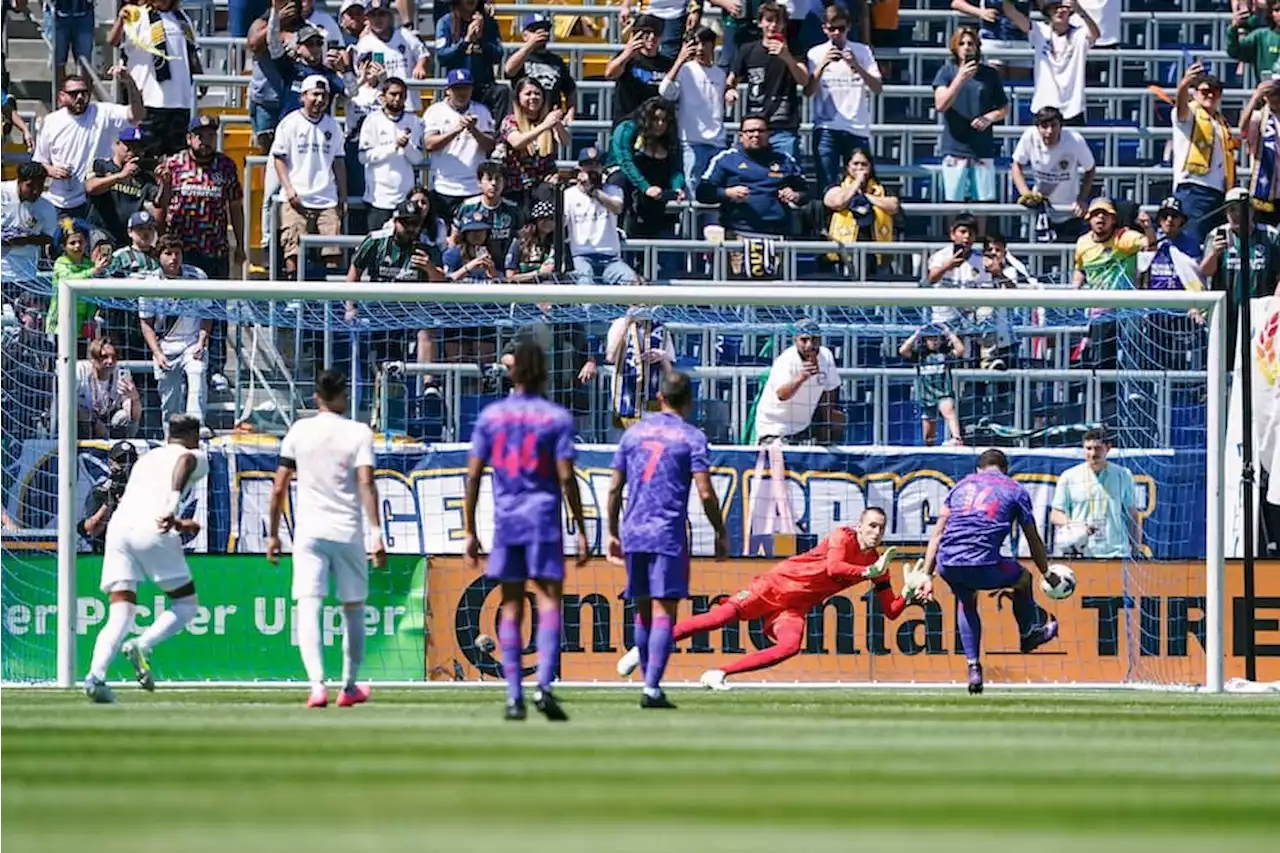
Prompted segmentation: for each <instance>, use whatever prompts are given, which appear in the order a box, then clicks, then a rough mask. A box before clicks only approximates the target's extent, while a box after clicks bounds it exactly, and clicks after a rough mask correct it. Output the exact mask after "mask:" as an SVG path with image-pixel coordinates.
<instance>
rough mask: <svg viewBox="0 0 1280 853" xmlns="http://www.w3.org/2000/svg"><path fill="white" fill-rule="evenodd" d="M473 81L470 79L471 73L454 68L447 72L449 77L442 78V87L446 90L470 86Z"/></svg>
mask: <svg viewBox="0 0 1280 853" xmlns="http://www.w3.org/2000/svg"><path fill="white" fill-rule="evenodd" d="M474 84H475V81H473V80H472V79H471V71H470V70H468V69H466V68H455V69H453V70H452V71H450V72H449V76H448V77H446V78H444V86H445V88H446V89H452V88H453V87H454V86H472V85H474Z"/></svg>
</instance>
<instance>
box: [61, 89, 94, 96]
mask: <svg viewBox="0 0 1280 853" xmlns="http://www.w3.org/2000/svg"><path fill="white" fill-rule="evenodd" d="M63 92H64V93H65V94H66V96H67V97H68V98H78V97H80V96H81V95H84V96H85V97H86V98H87V97H89V90H88V89H64V90H63Z"/></svg>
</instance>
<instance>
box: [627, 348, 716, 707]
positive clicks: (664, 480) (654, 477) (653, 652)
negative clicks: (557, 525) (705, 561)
mask: <svg viewBox="0 0 1280 853" xmlns="http://www.w3.org/2000/svg"><path fill="white" fill-rule="evenodd" d="M658 403H659V405H660V407H661V411H659V412H658V413H657V414H652V415H648V416H646V417H645V418H644V419H643V420H641V421H640V422H639V423H637V424H634V425H633V426H631V427H630V428H629V429H628V430H627V431H626V432H625V433H624V434H623V436H622V441H620V442H619V443H618V450H617V452H616V453H615V454H614V456H613V483H612V484H611V486H610V488H609V540H608V545H607V549H606V553H607V555H608V558H609V561H610V562H612V563H616V564H618V565H625V566H626V567H627V589H626V592H625V593H623V595H624V597H625V598H629V599H631V601H632V602H633V603H634V604H635V631H636V633H635V640H636V653H637V655H638V656H639V661H640V669H641V671H642V672H643V673H644V693H643V694H642V695H641V697H640V707H641V708H674V707H675V704H673V703H672V702H671V701H670V700H668V699H667V697H666V694H665V693H663V692H662V687H661V684H662V673H663V671H664V670H665V669H666V667H667V660H668V659H669V658H670V656H671V649H672V645H671V632H672V623H673V622H674V621H675V618H676V608H677V607H678V606H679V604H680V599H682V598H688V597H689V541H688V527H689V489H690V487H691V486H692V485H693V484H694V483H696V484H697V485H698V497H699V498H701V500H702V508H703V510H704V511H705V512H706V514H707V518H708V520H710V522H711V527H712V529H714V530H715V532H716V545H715V552H716V558H717V559H723V558H725V557H726V556H728V554H729V534H728V532H727V531H726V530H725V528H724V521H723V520H722V519H721V516H720V502H719V500H717V499H716V494H715V491H714V490H713V489H712V488H711V475H710V474H709V473H708V470H709V468H710V461H709V459H708V457H707V437H706V436H705V435H703V434H702V431H701V430H699V429H698V428H696V427H694V426H692V425H691V424H689V423H686V421H685V418H686V417H687V416H688V414H689V411H690V409H691V408H692V405H693V393H692V388H691V387H690V384H689V377H688V376H685V375H684V374H683V373H668V374H667V375H666V376H664V377H663V379H662V387H661V390H659V391H658ZM624 487H625V488H627V491H628V501H627V512H626V516H625V517H624V518H623V519H622V523H621V537H619V523H618V521H619V516H620V515H621V514H622V490H623V488H624ZM624 554H625V555H626V556H625V558H624V557H623V555H624Z"/></svg>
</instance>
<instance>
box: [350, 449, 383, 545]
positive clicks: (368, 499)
mask: <svg viewBox="0 0 1280 853" xmlns="http://www.w3.org/2000/svg"><path fill="white" fill-rule="evenodd" d="M370 440H371V441H372V438H371V439H370ZM356 487H357V488H358V489H359V490H360V503H362V504H363V505H364V516H365V518H367V519H369V522H370V523H371V524H373V529H374V531H376V532H375V534H374V540H373V551H372V553H371V556H372V557H373V567H374V568H375V569H381V568H382V567H383V566H385V565H386V564H387V546H386V544H385V543H384V542H383V541H382V517H381V516H380V515H379V514H378V487H377V486H375V485H374V483H373V466H372V465H359V466H357V467H356Z"/></svg>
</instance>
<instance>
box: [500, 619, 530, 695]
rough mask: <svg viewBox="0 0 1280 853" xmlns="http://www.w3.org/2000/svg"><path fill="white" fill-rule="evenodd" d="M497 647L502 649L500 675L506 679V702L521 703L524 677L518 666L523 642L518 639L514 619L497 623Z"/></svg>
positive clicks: (518, 626)
mask: <svg viewBox="0 0 1280 853" xmlns="http://www.w3.org/2000/svg"><path fill="white" fill-rule="evenodd" d="M498 645H499V646H500V647H501V649H502V674H503V676H505V677H506V679H507V701H508V702H523V701H524V687H523V686H522V685H521V683H520V681H521V679H522V678H523V676H524V673H523V671H522V669H521V664H520V652H521V650H522V648H523V646H524V642H523V640H522V639H521V637H520V623H519V622H517V621H516V620H515V619H505V618H504V619H503V620H502V621H501V622H499V623H498Z"/></svg>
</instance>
